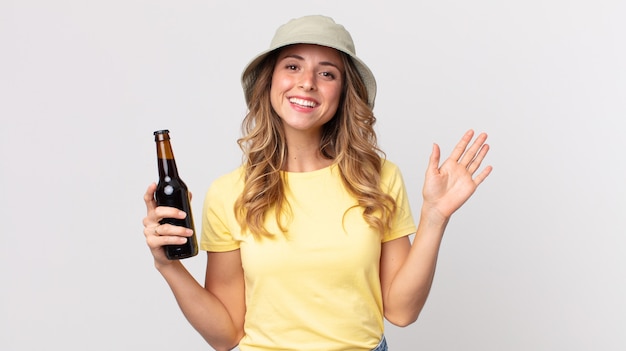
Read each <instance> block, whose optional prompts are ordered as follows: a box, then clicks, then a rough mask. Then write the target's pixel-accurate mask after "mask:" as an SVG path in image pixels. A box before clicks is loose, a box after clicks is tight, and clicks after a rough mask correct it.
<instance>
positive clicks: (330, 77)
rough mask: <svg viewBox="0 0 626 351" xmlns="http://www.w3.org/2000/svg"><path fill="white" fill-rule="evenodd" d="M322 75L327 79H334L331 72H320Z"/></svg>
mask: <svg viewBox="0 0 626 351" xmlns="http://www.w3.org/2000/svg"><path fill="white" fill-rule="evenodd" d="M320 75H321V76H322V77H326V78H328V79H335V74H334V73H332V72H322V73H320Z"/></svg>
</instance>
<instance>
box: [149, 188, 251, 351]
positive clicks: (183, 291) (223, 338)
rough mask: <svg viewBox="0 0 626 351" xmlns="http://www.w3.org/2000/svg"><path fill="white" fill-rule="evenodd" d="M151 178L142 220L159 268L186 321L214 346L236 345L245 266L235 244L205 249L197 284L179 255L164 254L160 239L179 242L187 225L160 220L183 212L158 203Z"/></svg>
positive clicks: (240, 329)
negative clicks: (202, 276) (204, 264)
mask: <svg viewBox="0 0 626 351" xmlns="http://www.w3.org/2000/svg"><path fill="white" fill-rule="evenodd" d="M155 188H156V185H155V184H151V185H150V186H149V187H148V190H147V191H146V193H145V195H144V200H145V202H146V208H147V212H148V214H147V216H146V217H145V218H144V220H143V224H144V235H145V237H146V242H147V244H148V246H149V247H150V250H151V252H152V255H153V256H154V263H155V267H156V268H157V270H158V271H159V272H160V273H161V275H162V276H163V278H165V280H166V282H167V283H168V285H169V286H170V289H171V290H172V292H173V293H174V297H175V298H176V301H177V303H178V305H179V306H180V309H181V311H182V312H183V314H184V315H185V317H186V318H187V320H188V321H189V323H190V324H191V325H192V326H193V327H194V328H195V329H196V330H197V331H198V332H199V333H200V334H201V335H202V337H203V338H204V339H205V340H206V341H207V342H208V343H209V344H210V345H211V346H212V347H213V348H214V349H216V350H218V351H227V350H230V349H232V348H233V347H235V346H236V345H237V344H238V343H239V340H240V339H241V338H242V336H243V316H244V313H245V302H244V299H243V296H244V290H243V269H242V268H241V256H240V254H239V250H235V251H229V252H224V253H209V254H208V256H207V274H206V286H205V287H203V286H201V285H200V284H199V283H198V282H197V281H196V279H195V278H194V277H193V276H192V275H191V274H190V273H189V271H187V269H186V268H185V267H184V265H183V264H182V263H181V262H180V261H176V260H168V259H167V258H166V257H165V254H164V252H163V245H168V244H182V243H184V242H185V240H186V239H185V237H188V236H190V235H191V233H190V232H189V230H187V228H183V227H177V226H173V225H169V224H165V225H159V220H160V219H162V218H184V216H185V213H184V212H182V211H180V210H178V209H175V208H171V207H157V206H156V202H155V201H154V190H155Z"/></svg>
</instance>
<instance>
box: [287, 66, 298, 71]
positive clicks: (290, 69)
mask: <svg viewBox="0 0 626 351" xmlns="http://www.w3.org/2000/svg"><path fill="white" fill-rule="evenodd" d="M285 68H286V69H287V70H289V71H295V70H297V69H298V66H296V65H293V64H288V65H286V66H285Z"/></svg>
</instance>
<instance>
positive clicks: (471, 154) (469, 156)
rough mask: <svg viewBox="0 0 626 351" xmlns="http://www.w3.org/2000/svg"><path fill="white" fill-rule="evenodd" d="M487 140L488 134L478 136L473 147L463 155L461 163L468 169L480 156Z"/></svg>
mask: <svg viewBox="0 0 626 351" xmlns="http://www.w3.org/2000/svg"><path fill="white" fill-rule="evenodd" d="M486 140H487V133H480V135H478V137H477V138H476V140H474V142H473V143H472V146H470V148H469V149H467V151H465V154H464V155H463V158H462V159H461V161H460V162H459V163H460V164H461V165H463V166H465V167H468V166H469V164H470V163H471V162H472V161H473V160H474V159H475V158H476V156H477V155H478V154H479V152H480V151H481V149H482V147H483V145H484V144H485V141H486Z"/></svg>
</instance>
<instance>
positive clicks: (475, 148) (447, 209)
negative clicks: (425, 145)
mask: <svg viewBox="0 0 626 351" xmlns="http://www.w3.org/2000/svg"><path fill="white" fill-rule="evenodd" d="M473 136H474V131H473V130H469V131H467V132H466V133H465V134H464V135H463V137H462V138H461V140H460V141H459V142H458V143H457V145H456V146H455V147H454V150H452V152H451V154H450V157H448V159H446V160H445V161H444V162H443V164H441V166H439V162H440V154H441V152H440V149H439V145H437V144H434V145H433V151H432V153H431V155H430V160H429V163H428V168H427V170H426V177H425V180H424V188H423V190H422V195H423V197H424V206H428V207H429V208H430V209H433V210H435V211H437V212H438V213H439V214H441V215H442V216H443V217H444V218H449V217H450V216H451V215H452V214H453V213H454V212H455V211H456V210H458V209H459V208H460V207H461V206H462V205H463V204H464V203H465V202H466V201H467V200H468V199H469V198H470V196H472V194H473V193H474V191H475V190H476V188H477V187H478V186H479V185H480V183H482V182H483V181H484V180H485V178H487V176H488V175H489V173H491V170H492V167H491V166H487V167H485V169H483V170H482V171H481V172H480V173H478V174H477V175H476V176H474V174H475V173H476V171H477V170H478V168H479V167H480V165H481V163H482V161H483V159H484V158H485V156H486V155H487V152H488V151H489V145H487V144H485V141H486V140H487V134H485V133H481V134H480V135H478V137H477V138H476V140H474V142H473V143H472V144H471V146H469V148H468V145H469V144H470V141H471V140H472V138H473Z"/></svg>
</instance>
